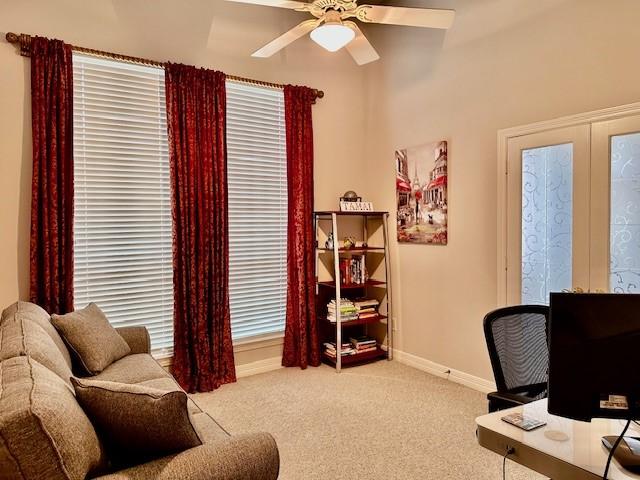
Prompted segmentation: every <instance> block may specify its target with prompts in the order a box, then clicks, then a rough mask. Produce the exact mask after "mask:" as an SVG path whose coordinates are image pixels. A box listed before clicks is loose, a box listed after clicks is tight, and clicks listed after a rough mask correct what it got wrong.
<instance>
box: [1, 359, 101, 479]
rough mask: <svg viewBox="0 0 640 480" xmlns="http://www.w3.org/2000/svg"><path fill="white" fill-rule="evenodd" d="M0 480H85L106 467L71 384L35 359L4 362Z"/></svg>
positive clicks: (94, 433)
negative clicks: (5, 479) (0, 479)
mask: <svg viewBox="0 0 640 480" xmlns="http://www.w3.org/2000/svg"><path fill="white" fill-rule="evenodd" d="M0 387H1V388H0V439H1V440H0V477H2V478H16V479H53V480H83V479H84V478H85V477H86V476H87V475H88V474H94V473H96V472H97V471H100V470H101V469H102V467H103V465H104V459H105V457H104V454H103V449H102V446H101V444H100V441H99V440H98V437H97V435H96V432H95V430H94V428H93V426H92V425H91V422H90V421H89V419H88V418H87V416H86V415H85V413H84V412H83V411H82V408H80V405H78V402H77V401H76V399H75V397H74V396H73V393H72V392H71V390H70V389H69V388H68V387H67V385H66V384H65V383H64V382H63V381H62V380H61V379H60V378H59V377H58V376H57V375H55V374H54V373H53V372H51V371H50V370H48V369H47V368H45V367H43V366H42V365H40V364H39V363H38V362H36V361H35V360H34V359H32V358H31V357H24V356H23V357H13V358H10V359H8V360H4V361H2V362H0Z"/></svg>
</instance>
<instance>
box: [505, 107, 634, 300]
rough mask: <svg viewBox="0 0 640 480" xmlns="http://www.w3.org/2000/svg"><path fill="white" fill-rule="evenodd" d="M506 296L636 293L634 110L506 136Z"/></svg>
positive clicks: (539, 297)
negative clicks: (620, 115)
mask: <svg viewBox="0 0 640 480" xmlns="http://www.w3.org/2000/svg"><path fill="white" fill-rule="evenodd" d="M506 250H507V251H506V270H507V272H506V280H507V282H506V300H507V303H508V304H519V303H543V304H545V303H548V301H549V293H550V292H556V291H561V290H563V289H572V288H581V289H583V290H584V291H592V292H596V291H602V292H615V293H640V116H629V117H625V118H618V119H615V120H607V121H600V122H592V123H588V124H583V125H579V126H574V127H567V128H557V129H553V130H549V131H545V132H541V133H535V134H531V135H523V136H519V137H512V138H509V140H508V142H507V237H506Z"/></svg>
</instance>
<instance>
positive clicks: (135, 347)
mask: <svg viewBox="0 0 640 480" xmlns="http://www.w3.org/2000/svg"><path fill="white" fill-rule="evenodd" d="M116 331H117V332H118V333H119V334H120V336H121V337H122V338H124V341H125V342H127V344H128V345H129V348H131V353H151V339H150V338H149V332H148V331H147V329H146V327H117V328H116Z"/></svg>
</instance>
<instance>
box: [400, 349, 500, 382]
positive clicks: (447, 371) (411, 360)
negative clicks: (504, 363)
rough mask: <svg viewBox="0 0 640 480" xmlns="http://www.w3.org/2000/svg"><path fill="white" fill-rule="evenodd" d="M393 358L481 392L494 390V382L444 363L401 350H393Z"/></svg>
mask: <svg viewBox="0 0 640 480" xmlns="http://www.w3.org/2000/svg"><path fill="white" fill-rule="evenodd" d="M393 358H394V360H397V361H398V362H400V363H403V364H405V365H408V366H410V367H413V368H416V369H418V370H422V371H423V372H427V373H430V374H431V375H435V376H436V377H440V378H445V379H447V380H450V381H452V382H455V383H459V384H461V385H464V386H465V387H469V388H472V389H474V390H477V391H479V392H482V393H489V392H495V390H496V385H495V383H493V382H491V381H489V380H485V379H484V378H480V377H476V376H475V375H470V374H468V373H466V372H462V371H460V370H454V369H453V368H449V367H447V366H445V365H440V364H439V363H436V362H432V361H431V360H427V359H426V358H422V357H418V356H417V355H412V354H411V353H406V352H403V351H401V350H394V351H393Z"/></svg>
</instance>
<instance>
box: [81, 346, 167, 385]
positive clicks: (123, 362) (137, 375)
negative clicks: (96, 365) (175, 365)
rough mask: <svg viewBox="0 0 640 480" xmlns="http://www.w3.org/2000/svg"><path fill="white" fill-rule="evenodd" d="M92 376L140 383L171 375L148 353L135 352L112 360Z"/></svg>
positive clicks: (111, 380) (109, 380) (105, 379)
mask: <svg viewBox="0 0 640 480" xmlns="http://www.w3.org/2000/svg"><path fill="white" fill-rule="evenodd" d="M92 378H93V380H104V381H106V382H121V383H140V382H144V381H146V380H153V379H156V378H171V375H169V373H168V372H167V371H166V370H165V369H164V368H162V367H161V366H160V365H159V364H158V362H156V361H155V360H154V358H153V357H152V356H151V355H149V354H148V353H135V354H133V355H127V356H126V357H124V358H121V359H120V360H118V361H116V362H113V363H112V364H111V365H109V366H108V367H107V368H105V369H104V370H103V371H102V372H100V373H99V374H97V375H95V376H94V377H92Z"/></svg>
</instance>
